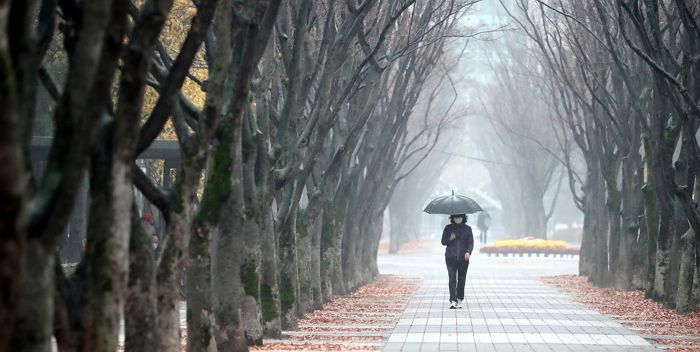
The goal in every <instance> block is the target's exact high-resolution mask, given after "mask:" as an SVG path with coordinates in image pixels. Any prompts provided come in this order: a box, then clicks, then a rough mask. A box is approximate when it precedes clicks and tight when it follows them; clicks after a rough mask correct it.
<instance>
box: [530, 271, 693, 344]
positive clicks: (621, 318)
mask: <svg viewBox="0 0 700 352" xmlns="http://www.w3.org/2000/svg"><path fill="white" fill-rule="evenodd" d="M541 280H542V281H543V282H545V283H547V284H549V285H552V286H555V287H557V288H559V289H561V290H563V291H566V292H568V293H570V294H572V295H573V296H574V297H576V300H577V301H579V302H581V303H583V304H585V305H587V306H589V307H591V308H593V309H594V310H596V311H598V312H600V313H603V314H606V315H611V316H612V318H613V319H615V320H616V321H618V322H619V323H620V324H622V325H624V326H626V327H628V328H630V329H632V330H634V331H636V332H638V333H639V334H641V335H642V337H645V338H647V339H648V340H651V341H653V342H654V343H656V344H658V345H668V346H666V347H670V349H669V350H670V351H673V352H691V351H696V352H697V351H700V312H695V313H690V314H685V315H680V314H677V313H676V312H675V311H674V310H671V309H668V308H664V307H663V305H662V304H661V303H659V302H655V301H652V300H651V299H647V298H644V291H641V290H636V291H617V290H614V289H611V288H599V287H595V286H593V285H592V284H591V283H589V282H588V281H587V279H586V277H584V276H577V275H561V276H549V277H543V278H541Z"/></svg>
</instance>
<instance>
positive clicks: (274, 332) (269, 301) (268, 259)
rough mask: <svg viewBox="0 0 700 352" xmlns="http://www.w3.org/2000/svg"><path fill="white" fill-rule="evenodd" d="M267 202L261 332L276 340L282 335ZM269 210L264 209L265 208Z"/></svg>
mask: <svg viewBox="0 0 700 352" xmlns="http://www.w3.org/2000/svg"><path fill="white" fill-rule="evenodd" d="M270 204H271V202H270V201H269V200H267V201H265V202H263V205H262V207H261V209H260V211H261V212H262V214H263V226H262V227H261V229H260V231H261V235H262V245H261V249H262V277H261V279H262V283H261V284H260V304H261V308H262V320H263V328H264V329H263V332H264V334H265V336H269V337H272V338H278V337H279V336H280V335H281V334H282V322H281V320H280V317H281V307H280V295H279V282H278V279H277V278H278V272H277V270H278V269H277V266H278V264H277V247H278V244H277V242H278V241H277V239H276V237H275V229H274V220H273V216H272V210H271V205H270ZM268 206H269V207H270V208H266V207H268Z"/></svg>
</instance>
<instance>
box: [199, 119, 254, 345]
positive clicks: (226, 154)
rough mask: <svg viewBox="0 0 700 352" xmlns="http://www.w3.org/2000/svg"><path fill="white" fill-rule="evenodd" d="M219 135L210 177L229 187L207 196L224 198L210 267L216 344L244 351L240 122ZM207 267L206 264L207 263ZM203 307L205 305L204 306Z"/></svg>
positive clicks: (242, 201)
mask: <svg viewBox="0 0 700 352" xmlns="http://www.w3.org/2000/svg"><path fill="white" fill-rule="evenodd" d="M218 136H219V141H220V143H221V145H220V146H219V147H218V148H217V149H219V151H217V154H216V156H215V158H217V157H218V158H221V162H222V163H221V164H220V166H221V167H215V168H214V170H212V172H211V173H210V177H211V178H216V179H217V180H220V182H221V183H220V184H219V185H220V186H222V187H226V186H225V185H226V184H228V185H229V187H230V191H229V192H225V191H218V192H216V191H215V189H214V188H211V191H212V193H211V195H212V198H211V199H210V200H211V201H222V202H223V206H222V207H221V213H220V214H219V217H220V226H219V232H218V234H217V236H216V241H215V253H216V255H215V257H214V266H213V271H212V272H213V285H212V287H213V294H214V317H215V318H216V325H215V327H216V330H215V336H216V346H217V347H218V350H220V351H234V352H235V351H246V350H247V349H248V344H247V342H246V337H245V331H244V329H243V325H242V317H241V314H242V306H241V299H242V297H243V293H244V291H243V286H242V282H241V278H242V272H241V264H242V259H243V258H242V256H241V255H242V246H241V244H242V243H244V239H243V233H242V226H243V224H244V221H245V215H244V213H243V212H244V206H245V204H244V198H243V197H244V195H243V165H242V164H243V159H242V150H241V149H242V144H241V143H242V130H241V125H240V122H238V123H234V124H233V125H230V126H226V127H223V128H222V130H221V131H220V132H219V135H218ZM215 162H216V161H215ZM226 170H230V172H226ZM208 185H209V184H208ZM212 205H213V204H212ZM201 251H202V253H199V255H200V256H201V255H203V254H204V252H207V253H208V252H209V244H208V242H207V245H206V248H204V246H203V247H202V249H201ZM253 269H255V268H253ZM202 270H204V268H202ZM206 270H209V268H208V267H207V268H206ZM203 274H205V273H200V274H199V275H203ZM188 279H189V277H188ZM204 294H208V290H202V295H204ZM202 308H203V309H206V306H203V307H202ZM202 318H205V317H202ZM202 323H203V322H199V324H198V323H197V321H196V320H195V319H193V321H192V324H191V325H192V326H193V327H194V328H197V327H199V326H201V325H200V324H202ZM188 326H189V324H188ZM203 332H204V331H203ZM199 336H200V337H201V338H207V339H211V337H212V336H211V335H205V334H204V333H202V334H201V335H199ZM212 340H213V339H212ZM202 342H204V341H202ZM211 342H214V341H211ZM200 346H201V345H200ZM199 350H202V349H199ZM192 351H198V349H193V350H192Z"/></svg>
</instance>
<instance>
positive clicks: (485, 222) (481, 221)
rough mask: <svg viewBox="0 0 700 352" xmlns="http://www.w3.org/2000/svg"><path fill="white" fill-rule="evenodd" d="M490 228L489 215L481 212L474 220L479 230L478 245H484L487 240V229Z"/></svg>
mask: <svg viewBox="0 0 700 352" xmlns="http://www.w3.org/2000/svg"><path fill="white" fill-rule="evenodd" d="M490 226H491V215H489V213H487V212H485V211H482V212H481V213H480V214H479V217H478V218H477V219H476V227H478V228H479V243H481V244H486V241H487V240H488V239H487V238H486V237H487V236H488V232H489V227H490Z"/></svg>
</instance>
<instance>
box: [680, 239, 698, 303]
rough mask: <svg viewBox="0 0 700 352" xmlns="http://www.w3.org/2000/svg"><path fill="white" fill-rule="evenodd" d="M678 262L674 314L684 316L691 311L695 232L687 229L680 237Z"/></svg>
mask: <svg viewBox="0 0 700 352" xmlns="http://www.w3.org/2000/svg"><path fill="white" fill-rule="evenodd" d="M680 262H681V263H680V275H679V278H678V291H677V293H676V312H678V313H679V314H685V313H688V312H690V311H691V310H692V295H693V292H692V290H693V281H694V277H695V232H693V230H692V229H689V230H688V231H687V232H686V233H685V234H684V235H683V236H682V237H681V259H680Z"/></svg>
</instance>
